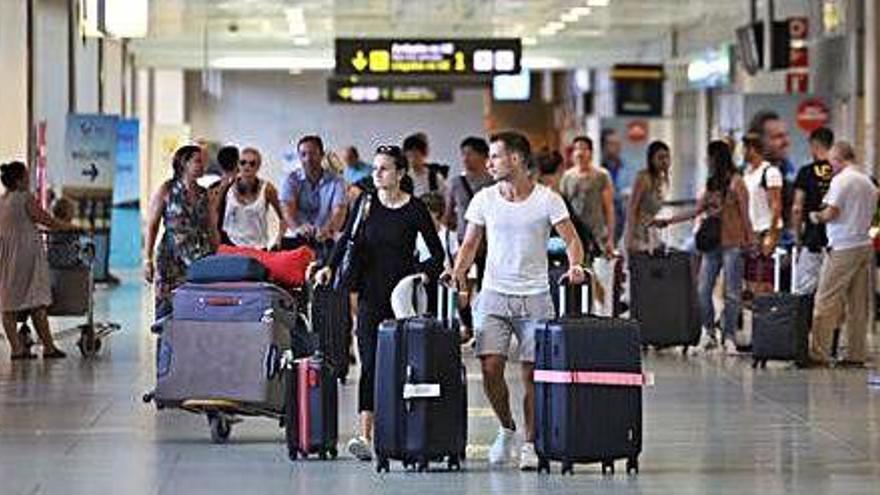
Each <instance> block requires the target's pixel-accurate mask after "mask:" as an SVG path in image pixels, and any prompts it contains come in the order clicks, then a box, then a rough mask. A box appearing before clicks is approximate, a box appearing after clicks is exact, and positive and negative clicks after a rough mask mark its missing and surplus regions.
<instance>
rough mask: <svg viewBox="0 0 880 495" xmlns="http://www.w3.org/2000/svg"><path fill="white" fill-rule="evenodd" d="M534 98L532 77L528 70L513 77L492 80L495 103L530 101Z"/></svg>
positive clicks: (496, 77)
mask: <svg viewBox="0 0 880 495" xmlns="http://www.w3.org/2000/svg"><path fill="white" fill-rule="evenodd" d="M531 97H532V76H531V73H530V72H529V71H528V70H527V69H523V70H522V71H520V73H519V74H515V75H511V76H495V77H494V78H492V98H494V99H495V101H528V100H529V99H530V98H531Z"/></svg>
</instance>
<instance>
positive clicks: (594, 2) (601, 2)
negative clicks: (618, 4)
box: [587, 0, 611, 7]
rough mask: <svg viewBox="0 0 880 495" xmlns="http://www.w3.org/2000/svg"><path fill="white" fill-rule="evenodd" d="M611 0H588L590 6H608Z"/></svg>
mask: <svg viewBox="0 0 880 495" xmlns="http://www.w3.org/2000/svg"><path fill="white" fill-rule="evenodd" d="M610 3H611V0H587V6H588V7H607V6H608V4H610Z"/></svg>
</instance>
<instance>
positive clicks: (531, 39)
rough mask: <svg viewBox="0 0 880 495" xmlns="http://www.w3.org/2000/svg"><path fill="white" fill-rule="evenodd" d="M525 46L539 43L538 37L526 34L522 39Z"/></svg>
mask: <svg viewBox="0 0 880 495" xmlns="http://www.w3.org/2000/svg"><path fill="white" fill-rule="evenodd" d="M522 44H523V46H534V45H537V44H538V38H535V37H534V36H526V37H525V38H523V39H522Z"/></svg>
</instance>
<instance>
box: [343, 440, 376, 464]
mask: <svg viewBox="0 0 880 495" xmlns="http://www.w3.org/2000/svg"><path fill="white" fill-rule="evenodd" d="M348 453H349V454H351V455H352V456H354V457H355V459H357V460H359V461H365V462H368V461H371V460H373V446H372V445H370V442H368V441H367V439H366V438H364V437H361V436H356V437H354V438H352V439H351V440H350V441H349V442H348Z"/></svg>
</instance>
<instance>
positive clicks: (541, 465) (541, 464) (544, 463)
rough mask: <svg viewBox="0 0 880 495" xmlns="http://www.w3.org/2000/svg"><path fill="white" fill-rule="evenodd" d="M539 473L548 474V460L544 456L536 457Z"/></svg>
mask: <svg viewBox="0 0 880 495" xmlns="http://www.w3.org/2000/svg"><path fill="white" fill-rule="evenodd" d="M541 473H547V474H550V460H549V459H547V458H546V457H539V458H538V474H541Z"/></svg>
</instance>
